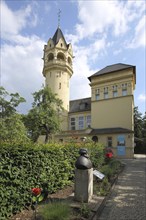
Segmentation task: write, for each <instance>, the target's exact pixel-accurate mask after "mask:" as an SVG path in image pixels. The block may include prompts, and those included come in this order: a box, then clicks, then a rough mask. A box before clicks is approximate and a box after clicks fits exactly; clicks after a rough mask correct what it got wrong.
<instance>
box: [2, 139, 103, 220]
mask: <svg viewBox="0 0 146 220" xmlns="http://www.w3.org/2000/svg"><path fill="white" fill-rule="evenodd" d="M79 148H87V149H88V151H89V154H90V155H91V157H90V159H91V161H93V164H94V166H101V164H102V163H103V161H104V155H103V153H102V152H103V150H102V149H103V148H102V146H99V145H98V144H97V145H95V144H94V143H91V144H75V143H74V144H73V143H72V144H66V145H64V146H63V145H59V144H49V145H30V146H9V145H7V146H1V153H0V198H1V206H0V219H1V220H4V219H7V218H8V216H10V215H11V214H12V213H13V214H15V213H17V212H19V211H21V209H22V208H24V207H26V206H28V205H30V203H31V196H32V195H31V189H32V188H34V187H39V188H42V189H43V190H44V191H48V193H49V194H50V193H53V192H55V191H57V190H58V189H61V188H63V187H64V186H66V185H69V184H70V182H71V181H72V180H73V177H74V169H75V161H76V159H77V157H78V156H79V153H78V152H79ZM98 152H99V153H98ZM99 155H100V156H99ZM100 157H101V158H100ZM97 161H98V163H97Z"/></svg>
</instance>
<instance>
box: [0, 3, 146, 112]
mask: <svg viewBox="0 0 146 220" xmlns="http://www.w3.org/2000/svg"><path fill="white" fill-rule="evenodd" d="M0 4H1V86H3V87H5V89H6V90H7V91H9V92H18V93H19V94H20V95H21V96H23V97H24V98H25V99H26V100H27V103H25V104H22V105H21V107H20V111H21V112H23V113H26V112H27V111H28V110H29V109H30V107H31V103H32V101H33V99H32V95H31V94H32V93H33V92H35V91H38V90H39V89H40V88H41V87H42V85H43V84H44V82H45V80H44V78H43V75H42V69H43V61H42V59H41V58H42V57H43V47H44V44H46V43H47V41H48V39H49V38H50V37H53V35H54V33H55V31H56V29H57V27H58V15H57V13H58V10H59V9H60V10H61V19H60V27H61V30H62V31H63V33H64V36H65V39H66V41H67V43H71V44H72V46H73V51H74V56H75V58H74V63H73V67H74V74H73V76H72V78H71V81H70V99H71V100H73V99H79V98H85V97H90V96H91V93H90V86H89V80H88V79H87V77H88V76H90V75H92V74H93V73H95V72H97V71H98V70H100V69H102V68H104V67H105V66H108V65H111V64H115V63H125V64H130V65H135V66H136V72H137V76H136V89H135V92H134V97H135V98H134V100H135V106H138V108H139V111H140V112H142V113H144V112H145V109H146V108H145V107H146V105H145V103H146V86H145V81H146V77H145V75H146V72H145V71H146V65H145V58H146V56H145V49H146V48H145V47H146V36H145V35H146V15H145V14H146V2H145V0H129V1H126V0H123V1H121V0H114V1H112V0H108V1H106V0H96V1H92V0H90V1H87V0H86V1H78V0H74V1H73V0H70V1H61V0H60V1H49V0H48V1H43V0H25V1H24V0H1V1H0Z"/></svg>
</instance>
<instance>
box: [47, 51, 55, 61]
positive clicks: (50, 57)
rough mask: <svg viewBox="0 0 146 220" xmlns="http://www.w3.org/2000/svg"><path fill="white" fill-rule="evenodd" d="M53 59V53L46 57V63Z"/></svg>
mask: <svg viewBox="0 0 146 220" xmlns="http://www.w3.org/2000/svg"><path fill="white" fill-rule="evenodd" d="M53 59H54V55H53V53H50V54H49V55H48V61H50V60H53Z"/></svg>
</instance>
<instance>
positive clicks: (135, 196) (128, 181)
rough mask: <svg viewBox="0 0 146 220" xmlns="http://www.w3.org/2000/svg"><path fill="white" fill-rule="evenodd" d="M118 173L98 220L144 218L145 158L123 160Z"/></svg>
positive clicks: (145, 191)
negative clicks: (121, 170)
mask: <svg viewBox="0 0 146 220" xmlns="http://www.w3.org/2000/svg"><path fill="white" fill-rule="evenodd" d="M123 162H124V163H126V167H125V169H124V171H123V172H122V174H120V176H119V178H118V181H117V183H116V185H115V187H114V188H113V190H112V193H111V195H110V197H109V199H108V200H107V202H106V204H105V207H104V209H103V211H102V213H101V215H100V217H99V218H98V219H99V220H145V219H146V158H139V157H137V158H136V159H131V160H123Z"/></svg>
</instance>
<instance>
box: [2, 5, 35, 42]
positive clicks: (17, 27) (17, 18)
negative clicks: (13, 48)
mask: <svg viewBox="0 0 146 220" xmlns="http://www.w3.org/2000/svg"><path fill="white" fill-rule="evenodd" d="M0 6H1V37H2V39H5V40H10V39H11V37H12V36H14V35H17V34H19V33H20V31H21V30H22V29H23V28H25V27H26V25H28V26H31V27H32V26H36V24H37V21H38V18H37V15H36V14H35V13H33V12H32V7H31V5H27V7H26V8H23V9H20V10H17V11H12V10H11V9H10V8H9V7H8V6H7V4H6V3H5V2H4V1H1V2H0Z"/></svg>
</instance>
